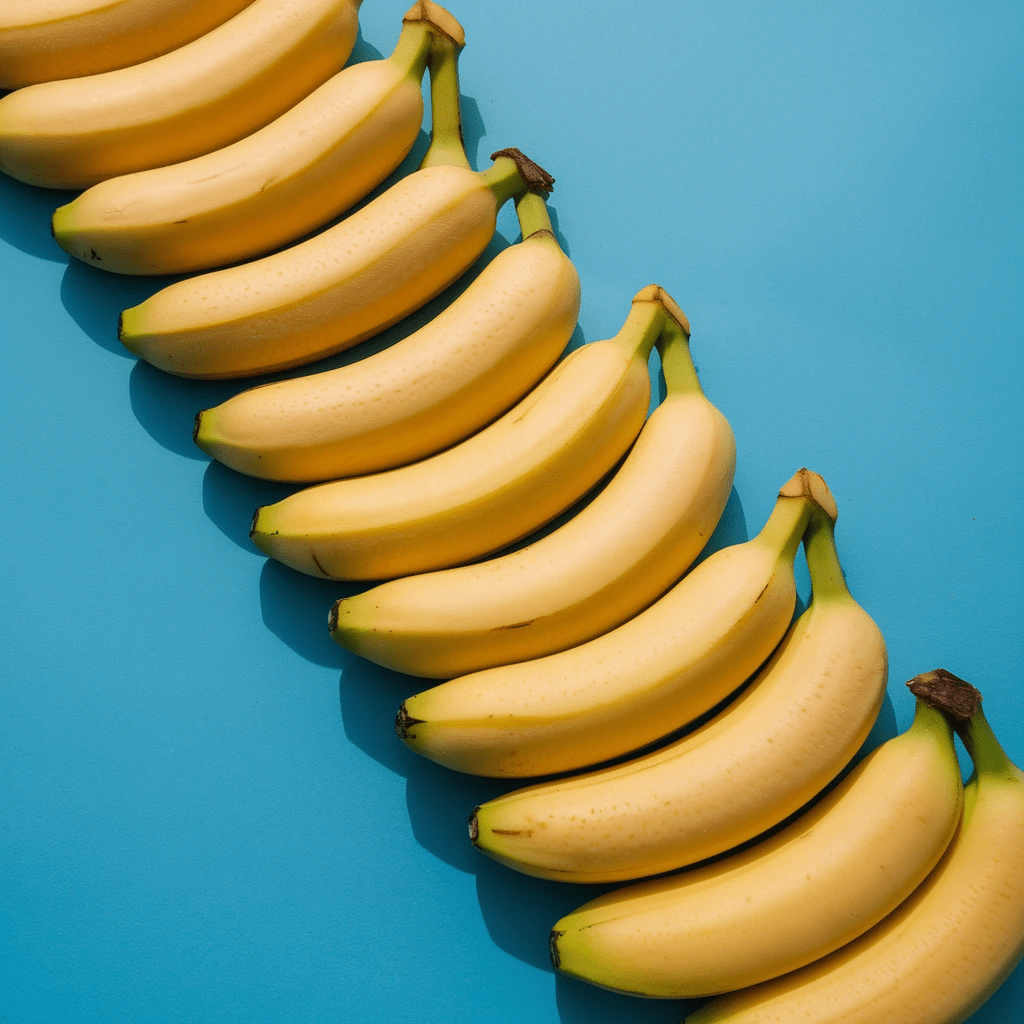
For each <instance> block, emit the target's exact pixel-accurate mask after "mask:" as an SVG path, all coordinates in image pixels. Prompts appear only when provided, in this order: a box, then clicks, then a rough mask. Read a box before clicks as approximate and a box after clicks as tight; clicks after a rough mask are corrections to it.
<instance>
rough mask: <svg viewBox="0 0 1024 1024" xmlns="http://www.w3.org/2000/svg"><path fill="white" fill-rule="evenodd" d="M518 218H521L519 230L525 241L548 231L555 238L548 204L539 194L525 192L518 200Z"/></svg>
mask: <svg viewBox="0 0 1024 1024" xmlns="http://www.w3.org/2000/svg"><path fill="white" fill-rule="evenodd" d="M516 216H517V217H518V218H519V230H520V233H521V234H522V236H523V241H525V240H526V239H527V238H529V237H530V235H535V234H537V232H538V231H547V232H548V233H549V234H550V235H552V236H554V233H555V232H554V230H553V229H552V227H551V215H550V214H549V213H548V204H547V203H546V202H544V197H543V196H542V195H541V194H540V193H539V192H532V191H527V192H524V193H523V194H522V195H521V196H520V197H519V198H518V199H517V200H516Z"/></svg>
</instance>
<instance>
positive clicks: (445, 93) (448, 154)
mask: <svg viewBox="0 0 1024 1024" xmlns="http://www.w3.org/2000/svg"><path fill="white" fill-rule="evenodd" d="M460 50H461V47H460V46H459V45H458V44H457V43H455V42H453V41H452V40H451V39H447V38H444V37H440V36H435V37H434V38H433V40H432V44H431V48H430V111H431V119H432V125H431V129H430V146H429V148H428V149H427V152H426V154H425V155H424V157H423V160H422V161H421V162H420V168H421V169H422V168H424V167H437V166H438V165H452V166H455V167H465V168H469V157H467V156H466V146H465V143H464V142H463V140H462V109H461V107H460V103H459V51H460Z"/></svg>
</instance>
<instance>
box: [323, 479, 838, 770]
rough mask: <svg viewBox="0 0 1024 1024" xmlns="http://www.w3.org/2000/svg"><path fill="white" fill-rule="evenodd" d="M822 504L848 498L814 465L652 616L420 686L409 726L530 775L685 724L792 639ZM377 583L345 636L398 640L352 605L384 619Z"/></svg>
mask: <svg viewBox="0 0 1024 1024" xmlns="http://www.w3.org/2000/svg"><path fill="white" fill-rule="evenodd" d="M627 462H628V460H627ZM623 468H625V467H623ZM620 472H621V470H620ZM625 479H626V482H629V479H630V478H629V477H628V476H627V477H626V478H625ZM598 501H600V496H599V497H598V499H596V501H595V503H594V504H597V502H598ZM584 511H587V510H584ZM815 511H817V512H820V513H821V514H822V515H828V516H834V515H835V505H834V503H833V501H832V496H831V494H830V493H829V492H828V490H827V488H826V487H825V485H824V481H822V480H821V479H820V477H817V476H816V475H814V474H810V473H808V472H807V471H806V470H802V471H800V472H799V473H797V474H796V475H795V476H794V477H793V478H792V480H790V481H789V482H788V483H787V484H786V485H785V486H784V487H783V488H782V490H781V492H780V493H779V497H778V499H777V501H776V504H775V509H774V510H773V512H772V514H771V516H770V517H769V519H768V522H767V523H766V524H765V526H764V528H763V529H762V530H761V532H760V533H759V534H758V535H757V536H756V537H754V538H753V539H751V540H749V541H747V542H745V543H743V544H734V545H732V546H731V547H727V548H723V549H722V550H720V551H718V552H716V553H715V554H713V555H711V556H710V557H709V558H707V559H706V560H705V561H704V562H702V563H701V564H700V565H699V566H697V568H696V569H694V570H693V572H691V573H690V574H689V575H688V576H686V577H685V578H684V579H683V580H682V581H681V582H679V583H678V584H677V585H676V586H675V587H673V588H672V589H671V590H670V591H669V592H668V593H667V594H666V595H665V596H664V597H662V598H661V599H660V600H658V601H656V602H655V603H654V604H653V605H651V606H650V607H649V608H647V609H646V610H645V611H643V612H641V613H640V614H639V615H637V616H635V617H634V618H632V619H630V620H629V621H627V622H625V623H624V624H623V625H621V626H619V627H618V628H616V629H613V630H611V631H609V632H607V633H604V634H603V635H599V636H597V637H595V638H594V639H592V640H590V641H589V642H587V643H584V644H581V645H579V646H577V647H572V648H569V649H568V650H564V651H561V652H559V653H555V654H552V655H549V656H547V657H542V658H538V659H536V660H531V661H523V662H519V663H514V664H502V665H498V666H495V667H493V668H489V669H484V670H482V671H480V672H474V673H471V674H469V675H464V676H460V677H459V678H457V679H452V680H449V681H448V682H446V683H442V684H440V685H439V686H435V687H433V688H432V689H430V690H425V691H423V692H422V693H418V694H416V695H415V696H412V697H409V698H408V699H407V700H406V701H405V702H404V703H403V705H402V707H401V709H400V710H399V712H398V718H397V721H396V724H395V727H396V730H397V732H398V734H399V736H401V737H402V739H404V740H405V742H406V744H407V745H408V746H409V747H410V748H411V749H413V750H415V751H416V752H417V753H418V754H422V755H423V756H424V757H428V758H430V759H431V760H433V761H437V762H438V763H440V764H443V765H445V766H447V767H449V768H454V769H456V770H458V771H462V772H468V773H470V774H473V775H490V776H510V777H522V776H538V775H551V774H554V773H556V772H565V771H571V770H573V769H578V768H585V767H589V766H592V765H595V764H598V763H600V762H602V761H607V760H610V759H611V758H614V757H620V756H622V755H623V754H628V753H630V752H632V751H634V750H638V749H639V748H641V747H643V746H646V745H647V744H649V743H652V742H654V741H656V740H659V739H661V738H662V737H663V736H667V735H668V734H669V733H671V732H674V731H675V730H676V729H679V728H682V727H683V726H684V725H686V724H687V723H689V722H692V721H693V720H694V719H696V718H698V717H700V715H702V714H704V713H705V712H706V711H709V710H710V709H711V708H713V707H714V706H715V705H716V704H718V703H720V702H721V701H723V700H725V699H726V697H728V696H729V694H731V693H733V692H734V691H735V690H737V689H738V688H739V687H740V686H741V685H742V684H743V682H744V681H745V680H747V679H749V678H750V676H751V675H752V674H753V673H754V672H755V671H756V670H757V669H758V668H759V667H760V666H761V665H762V664H763V663H764V662H765V660H766V659H767V658H768V657H769V655H770V654H771V653H772V651H774V650H775V648H776V647H777V646H778V644H779V642H780V641H781V640H782V638H783V636H784V635H785V633H786V630H787V629H788V628H789V626H790V624H791V622H792V619H793V609H794V607H795V605H796V584H795V581H794V578H793V560H794V557H795V555H796V551H797V548H798V547H799V545H800V539H801V537H802V536H803V534H804V531H805V529H806V527H807V524H808V522H809V520H810V518H811V516H812V514H814V513H815ZM581 514H582V513H581ZM640 521H641V524H642V523H643V522H644V521H645V517H643V516H642V515H641V517H640ZM567 525H569V526H571V525H572V523H571V522H570V524H567ZM563 529H564V527H563ZM551 536H555V535H554V534H552V535H551ZM572 536H573V533H572V531H570V540H571V539H572ZM539 543H543V542H539ZM609 543H610V545H611V546H612V550H611V551H609V552H606V553H604V558H605V559H608V560H613V559H615V558H616V557H617V553H616V552H615V550H614V545H615V538H614V536H611V537H610V538H609ZM548 547H549V549H550V548H551V547H552V545H548ZM527 550H528V549H527ZM570 557H571V555H570V554H568V553H567V554H566V558H565V560H564V562H563V563H559V565H558V566H556V568H559V567H561V565H562V564H565V563H568V561H569V558H570ZM618 557H621V556H618ZM570 564H571V563H570ZM399 585H400V586H401V585H403V581H400V582H399ZM409 585H411V586H413V587H414V586H415V578H414V579H413V580H412V581H409ZM615 587H616V583H615V582H614V581H612V582H611V583H609V584H608V587H607V589H609V590H610V589H613V588H615ZM379 590H381V591H383V592H384V595H385V597H386V590H385V588H384V587H381V588H379ZM374 593H375V591H373V590H371V591H369V592H368V593H367V594H366V595H365V599H364V595H360V596H358V597H356V598H352V599H349V600H347V601H342V602H339V603H338V604H337V605H335V609H336V613H335V616H334V617H335V619H336V620H337V621H336V622H334V623H333V624H334V635H335V636H336V637H337V635H338V633H339V632H340V631H341V630H342V628H343V627H344V630H345V633H344V635H343V637H342V639H343V640H344V642H345V643H346V645H347V646H350V647H351V648H352V649H354V650H356V651H358V652H360V653H361V652H362V651H363V650H364V649H365V648H366V647H369V648H370V651H371V654H372V653H373V652H375V651H376V650H377V649H380V648H383V647H385V645H386V644H387V637H386V636H385V637H383V638H381V637H378V636H377V635H376V634H374V633H372V632H371V631H370V629H369V628H368V626H367V625H364V627H363V632H361V633H358V634H357V633H356V631H355V628H354V627H353V626H352V625H351V624H350V622H347V621H346V620H345V619H343V618H342V615H343V611H344V609H345V607H346V606H349V607H351V606H353V605H354V606H355V608H356V609H357V613H358V612H360V611H361V612H362V616H363V619H364V622H366V621H367V620H369V621H371V622H372V615H373V614H374V610H375V606H376V605H378V604H383V606H384V609H385V611H386V608H387V605H386V603H384V602H382V601H378V599H376V598H375V597H374ZM442 611H443V608H442ZM351 618H352V616H349V619H351ZM356 622H357V623H358V622H359V620H358V618H356ZM455 656H456V657H457V656H458V655H457V654H456V655H455Z"/></svg>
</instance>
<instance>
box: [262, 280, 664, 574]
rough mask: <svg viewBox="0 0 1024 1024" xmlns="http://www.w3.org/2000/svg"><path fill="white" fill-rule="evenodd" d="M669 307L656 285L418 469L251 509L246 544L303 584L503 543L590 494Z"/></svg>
mask: <svg viewBox="0 0 1024 1024" xmlns="http://www.w3.org/2000/svg"><path fill="white" fill-rule="evenodd" d="M676 315H677V314H676V310H675V304H674V303H673V302H672V301H671V299H669V298H668V296H666V295H665V294H664V293H663V292H662V290H661V289H660V288H658V287H657V286H656V285H651V286H649V287H648V288H645V289H643V290H642V291H641V292H639V293H638V294H637V295H636V297H635V298H634V299H633V304H632V307H631V309H630V313H629V316H628V318H627V319H626V323H625V325H624V326H623V328H622V330H620V331H619V333H618V334H617V335H616V336H615V337H614V338H613V339H611V340H610V341H596V342H592V343H590V344H588V345H584V346H583V347H582V348H578V349H576V350H575V351H574V352H572V353H570V354H569V355H568V356H567V357H566V358H565V359H564V360H563V361H562V362H561V363H559V364H558V365H557V366H556V367H555V368H554V369H553V370H552V371H551V373H549V374H548V375H547V376H546V377H545V378H544V379H543V380H542V381H541V382H540V384H538V385H537V387H535V388H534V389H533V391H531V392H530V393H529V394H528V395H527V396H526V397H525V398H524V399H523V400H522V401H521V402H519V403H518V404H517V405H515V406H513V408H512V409H510V410H509V411H508V412H507V413H505V415H504V416H502V417H501V418H500V419H498V420H496V421H495V422H494V423H492V424H491V425H490V426H489V427H486V428H485V429H483V430H481V431H479V433H476V434H474V435H473V436H472V437H470V438H469V439H468V440H466V441H463V442H462V443H461V444H458V445H455V446H454V447H452V448H448V449H447V450H446V451H443V452H441V453H440V454H439V455H435V456H433V457H432V458H429V459H424V460H423V461H421V462H414V463H412V464H411V465H408V466H402V467H401V468H400V469H392V470H389V471H387V472H386V473H375V474H371V475H369V476H361V477H351V478H349V479H347V480H336V481H334V482H332V483H327V484H320V485H318V486H316V487H309V488H307V489H306V490H303V491H299V492H298V493H296V494H293V495H291V496H290V497H287V498H285V499H284V500H283V501H279V502H277V503H276V504H274V505H264V506H263V507H262V508H260V509H257V511H256V515H255V517H254V519H253V527H252V533H251V537H252V539H253V541H254V542H255V544H256V546H257V547H259V548H260V549H261V550H262V551H264V552H266V554H268V555H270V556H271V557H273V558H276V559H278V560H279V561H281V562H284V563H285V564H286V565H290V566H292V567H293V568H295V569H299V570H301V571H302V572H306V573H309V574H310V575H312V576H322V577H327V578H330V579H349V580H363V579H371V580H372V579H387V578H390V577H395V576H404V575H408V574H409V573H414V572H426V571H428V570H430V569H437V568H440V567H442V566H450V565H456V564H458V563H460V562H465V561H468V560H469V559H471V558H477V557H479V556H480V555H484V554H487V553H489V552H491V551H495V550H497V549H498V548H501V547H504V546H505V545H506V544H511V543H512V542H513V541H515V540H517V539H518V538H520V537H523V536H526V535H527V534H529V533H531V532H532V531H533V530H535V529H537V528H538V527H539V526H542V525H543V524H544V523H546V522H547V521H548V520H550V519H553V518H554V517H555V516H557V515H558V514H559V513H560V512H562V511H563V510H564V509H566V508H568V507H569V506H570V505H571V504H572V503H573V502H574V501H576V500H578V499H579V498H580V497H581V496H582V495H583V494H585V493H586V492H587V491H588V490H590V488H591V487H593V486H594V485H595V484H596V483H597V482H598V481H599V480H600V479H601V478H602V477H603V476H604V475H605V474H606V473H608V472H609V470H611V469H612V467H613V466H614V465H615V463H616V462H618V460H619V459H620V458H621V457H622V455H623V454H624V453H625V451H626V449H627V448H628V447H629V446H630V445H631V444H632V443H633V441H634V439H635V438H636V435H637V434H638V433H639V432H640V428H641V427H642V426H643V423H644V418H645V417H646V415H647V408H648V404H649V402H650V377H649V374H648V369H647V358H648V355H649V353H650V351H651V348H652V347H653V345H654V342H655V340H656V339H657V337H658V335H659V334H660V333H661V332H662V330H664V329H665V327H666V325H667V324H676V329H678V324H677V322H676V321H675V319H674V318H675V317H676Z"/></svg>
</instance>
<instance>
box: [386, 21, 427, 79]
mask: <svg viewBox="0 0 1024 1024" xmlns="http://www.w3.org/2000/svg"><path fill="white" fill-rule="evenodd" d="M433 41H434V35H433V33H432V32H431V29H430V24H429V22H426V21H407V22H405V24H404V25H403V26H402V32H401V35H399V37H398V42H397V43H396V44H395V48H394V50H392V51H391V56H390V57H388V60H389V61H391V63H392V64H394V65H395V66H396V67H397V68H399V69H400V70H401V71H402V72H403V74H404V75H405V76H407V77H408V78H413V79H415V80H416V81H419V80H420V79H421V78H423V73H424V71H426V69H427V60H428V59H429V57H430V48H431V46H432V44H433Z"/></svg>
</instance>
